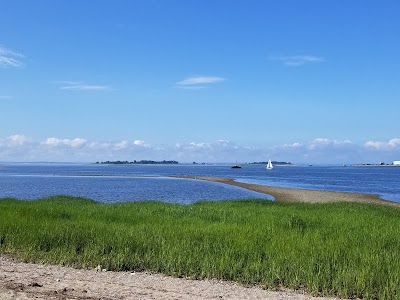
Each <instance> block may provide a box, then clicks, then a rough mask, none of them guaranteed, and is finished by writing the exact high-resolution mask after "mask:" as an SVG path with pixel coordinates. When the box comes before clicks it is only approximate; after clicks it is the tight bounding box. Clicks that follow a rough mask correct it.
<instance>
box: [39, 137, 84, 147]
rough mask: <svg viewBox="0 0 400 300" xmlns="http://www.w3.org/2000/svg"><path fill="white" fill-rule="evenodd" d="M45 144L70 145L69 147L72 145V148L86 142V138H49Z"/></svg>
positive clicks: (53, 145)
mask: <svg viewBox="0 0 400 300" xmlns="http://www.w3.org/2000/svg"><path fill="white" fill-rule="evenodd" d="M43 144H44V145H46V146H50V147H58V146H68V147H72V148H79V147H82V146H84V145H85V144H86V140H85V139H81V138H76V139H73V140H70V139H58V138H48V139H46V141H45V142H44V143H43Z"/></svg>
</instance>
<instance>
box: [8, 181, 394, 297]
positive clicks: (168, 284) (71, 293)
mask: <svg viewBox="0 0 400 300" xmlns="http://www.w3.org/2000/svg"><path fill="white" fill-rule="evenodd" d="M184 178H188V179H198V180H208V181H213V182H220V183H224V184H230V185H234V186H239V187H242V188H246V189H249V190H253V191H256V192H260V193H265V194H269V195H271V196H273V197H274V198H275V200H276V201H284V202H334V201H355V202H364V203H365V202H367V203H380V204H385V205H393V206H397V207H399V206H400V204H399V203H394V202H390V201H385V200H382V199H380V198H379V197H378V196H376V195H367V194H356V193H340V192H328V191H315V190H300V189H288V188H279V187H271V186H261V185H256V184H246V183H241V182H236V181H234V180H232V179H227V178H215V177H189V176H187V177H184ZM14 299H15V300H16V299H18V300H19V299H20V300H26V299H104V300H106V299H107V300H111V299H143V300H147V299H161V300H163V299H193V300H196V299H198V300H200V299H237V300H239V299H240V300H242V299H265V300H272V299H274V300H283V299H288V300H290V299H293V300H294V299H299V300H307V299H314V300H318V299H321V300H322V299H335V298H323V297H311V296H309V295H306V294H303V293H300V292H293V291H290V290H282V291H269V290H263V289H261V288H259V287H243V286H240V285H238V284H235V283H229V282H222V281H217V280H189V279H182V278H173V277H168V276H164V275H160V274H149V273H128V272H107V271H105V272H104V271H102V270H83V269H72V268H67V267H61V266H53V265H46V266H45V265H38V264H30V263H22V262H17V261H14V260H12V259H10V258H8V257H5V256H1V255H0V300H14Z"/></svg>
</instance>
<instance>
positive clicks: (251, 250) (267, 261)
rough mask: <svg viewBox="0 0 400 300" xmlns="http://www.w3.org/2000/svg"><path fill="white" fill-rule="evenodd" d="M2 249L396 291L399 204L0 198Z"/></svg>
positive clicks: (322, 289)
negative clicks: (119, 202)
mask: <svg viewBox="0 0 400 300" xmlns="http://www.w3.org/2000/svg"><path fill="white" fill-rule="evenodd" d="M0 253H8V254H11V255H14V256H16V257H18V258H19V259H21V260H24V261H31V262H46V263H56V264H63V265H70V266H75V267H96V266H98V265H101V267H102V268H106V269H108V270H131V271H132V270H148V271H153V272H161V273H164V274H170V275H174V276H182V277H191V278H219V279H224V280H233V281H237V282H241V283H244V284H258V285H261V286H265V287H268V288H275V287H279V286H284V287H289V288H292V289H305V290H307V291H308V292H309V293H311V294H314V295H337V296H339V297H343V298H348V297H360V298H365V299H399V298H400V209H398V208H393V207H386V206H379V205H372V204H368V205H367V204H356V203H332V204H300V203H298V204H283V203H277V202H272V201H265V200H246V201H225V202H200V203H196V204H192V205H174V204H166V203H161V202H139V203H138V202H136V203H121V204H103V203H97V202H94V201H91V200H88V199H82V198H72V197H61V196H60V197H52V198H46V199H39V200H35V201H21V200H13V199H2V200H0Z"/></svg>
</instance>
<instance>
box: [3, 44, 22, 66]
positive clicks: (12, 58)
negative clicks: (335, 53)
mask: <svg viewBox="0 0 400 300" xmlns="http://www.w3.org/2000/svg"><path fill="white" fill-rule="evenodd" d="M23 58H24V55H22V54H20V53H17V52H14V51H11V50H9V49H7V48H5V47H3V46H0V68H22V67H23V66H24V63H23V62H22V59H23Z"/></svg>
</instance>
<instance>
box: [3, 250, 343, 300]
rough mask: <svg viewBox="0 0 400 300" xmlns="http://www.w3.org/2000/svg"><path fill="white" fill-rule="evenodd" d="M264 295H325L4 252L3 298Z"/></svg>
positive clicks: (304, 298)
mask: <svg viewBox="0 0 400 300" xmlns="http://www.w3.org/2000/svg"><path fill="white" fill-rule="evenodd" d="M17 299H18V300H27V299H42V300H45V299H46V300H47V299H63V300H64V299H102V300H117V299H124V300H130V299H140V300H147V299H159V300H166V299H168V300H169V299H180V300H186V299H187V300H189V299H190V300H200V299H201V300H207V299H218V300H221V299H232V300H236V299H237V300H244V299H249V300H250V299H264V300H283V299H288V300H291V299H292V300H295V299H296V300H323V299H331V300H333V299H335V298H323V297H311V296H309V295H306V294H303V293H299V292H293V291H290V290H283V291H268V290H263V289H261V288H259V287H243V286H240V285H238V284H235V283H229V282H223V281H217V280H189V279H182V278H173V277H169V276H164V275H159V274H149V273H129V272H104V271H96V270H83V269H73V268H68V267H61V266H53V265H38V264H31V263H21V262H16V261H14V260H12V259H10V258H7V257H4V256H0V300H17Z"/></svg>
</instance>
